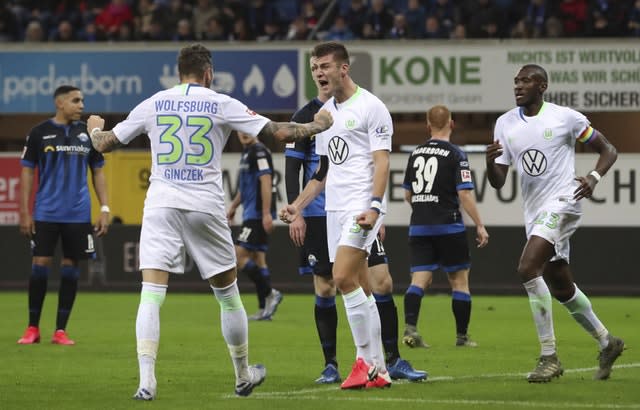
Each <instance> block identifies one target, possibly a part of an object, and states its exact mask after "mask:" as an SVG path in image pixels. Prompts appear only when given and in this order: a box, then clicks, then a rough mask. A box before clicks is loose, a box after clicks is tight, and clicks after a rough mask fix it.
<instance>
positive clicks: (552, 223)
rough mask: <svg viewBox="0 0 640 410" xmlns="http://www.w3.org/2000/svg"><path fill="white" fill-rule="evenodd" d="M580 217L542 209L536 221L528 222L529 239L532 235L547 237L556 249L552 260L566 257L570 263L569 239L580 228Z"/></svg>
mask: <svg viewBox="0 0 640 410" xmlns="http://www.w3.org/2000/svg"><path fill="white" fill-rule="evenodd" d="M580 218H581V216H580V215H575V214H561V213H557V212H547V211H540V213H539V214H538V217H537V218H536V219H535V221H534V222H533V223H528V224H527V239H529V238H530V237H531V236H532V235H535V236H539V237H541V238H543V239H546V240H547V241H548V242H550V243H551V244H553V246H554V248H555V251H556V254H555V255H554V256H553V257H552V258H551V261H557V260H561V259H564V260H565V261H567V263H569V253H570V250H571V249H570V246H569V240H570V239H571V235H573V233H574V232H575V231H576V229H578V226H579V225H580Z"/></svg>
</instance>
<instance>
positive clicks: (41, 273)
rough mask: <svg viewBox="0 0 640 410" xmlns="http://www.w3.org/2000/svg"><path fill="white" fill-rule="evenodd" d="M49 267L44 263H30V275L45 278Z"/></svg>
mask: <svg viewBox="0 0 640 410" xmlns="http://www.w3.org/2000/svg"><path fill="white" fill-rule="evenodd" d="M49 271H50V269H49V267H48V266H45V265H36V264H33V265H31V277H32V278H35V279H46V278H48V277H49Z"/></svg>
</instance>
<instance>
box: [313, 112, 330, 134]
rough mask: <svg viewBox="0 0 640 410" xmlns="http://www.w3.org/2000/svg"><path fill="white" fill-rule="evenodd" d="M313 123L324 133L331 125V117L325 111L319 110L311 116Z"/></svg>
mask: <svg viewBox="0 0 640 410" xmlns="http://www.w3.org/2000/svg"><path fill="white" fill-rule="evenodd" d="M313 121H314V122H315V123H317V124H318V125H320V127H321V128H322V130H323V131H324V130H326V129H328V128H329V127H331V126H332V125H333V116H332V115H331V113H330V112H329V111H327V110H320V111H318V112H317V113H316V114H315V115H314V116H313Z"/></svg>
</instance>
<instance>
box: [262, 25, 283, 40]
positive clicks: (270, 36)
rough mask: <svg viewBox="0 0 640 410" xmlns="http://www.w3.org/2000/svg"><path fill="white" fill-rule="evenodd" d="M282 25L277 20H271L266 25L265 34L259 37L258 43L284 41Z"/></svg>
mask: <svg viewBox="0 0 640 410" xmlns="http://www.w3.org/2000/svg"><path fill="white" fill-rule="evenodd" d="M280 27H281V23H279V22H278V21H276V20H269V21H267V22H266V23H265V25H264V34H263V35H261V36H259V37H257V38H256V40H257V41H280V40H284V38H285V37H284V33H282V30H281V29H280Z"/></svg>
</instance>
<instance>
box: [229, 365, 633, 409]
mask: <svg viewBox="0 0 640 410" xmlns="http://www.w3.org/2000/svg"><path fill="white" fill-rule="evenodd" d="M636 367H640V363H625V364H619V365H616V366H613V368H614V369H629V368H636ZM596 369H598V368H597V367H582V368H576V369H566V370H565V372H567V373H584V372H592V371H595V370H596ZM526 375H527V373H489V374H480V375H469V376H436V377H429V378H428V379H427V381H426V382H422V383H431V382H436V381H458V380H469V379H492V378H517V377H518V378H519V377H525V376H526ZM409 383H410V382H408V381H406V380H399V381H394V384H409ZM416 384H419V383H416ZM337 390H339V388H338V387H337V386H335V385H334V386H323V387H320V386H319V387H316V388H313V389H300V390H292V391H281V392H255V393H253V394H252V395H251V398H255V399H266V398H277V399H279V400H282V399H286V400H300V399H303V400H333V401H353V400H358V401H362V400H366V401H374V402H388V403H390V402H397V403H416V404H447V405H467V406H477V405H495V406H510V407H535V408H576V407H581V408H589V409H640V403H638V404H635V403H634V404H607V403H604V404H589V403H579V404H578V403H562V402H553V403H545V402H531V401H503V400H445V399H441V400H439V399H412V398H401V397H397V398H393V397H387V398H384V397H366V398H364V397H346V396H344V397H340V396H335V395H334V396H331V395H324V394H323V393H327V392H332V391H337ZM319 394H320V395H319ZM223 397H224V398H231V397H234V396H232V395H225V396H223Z"/></svg>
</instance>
